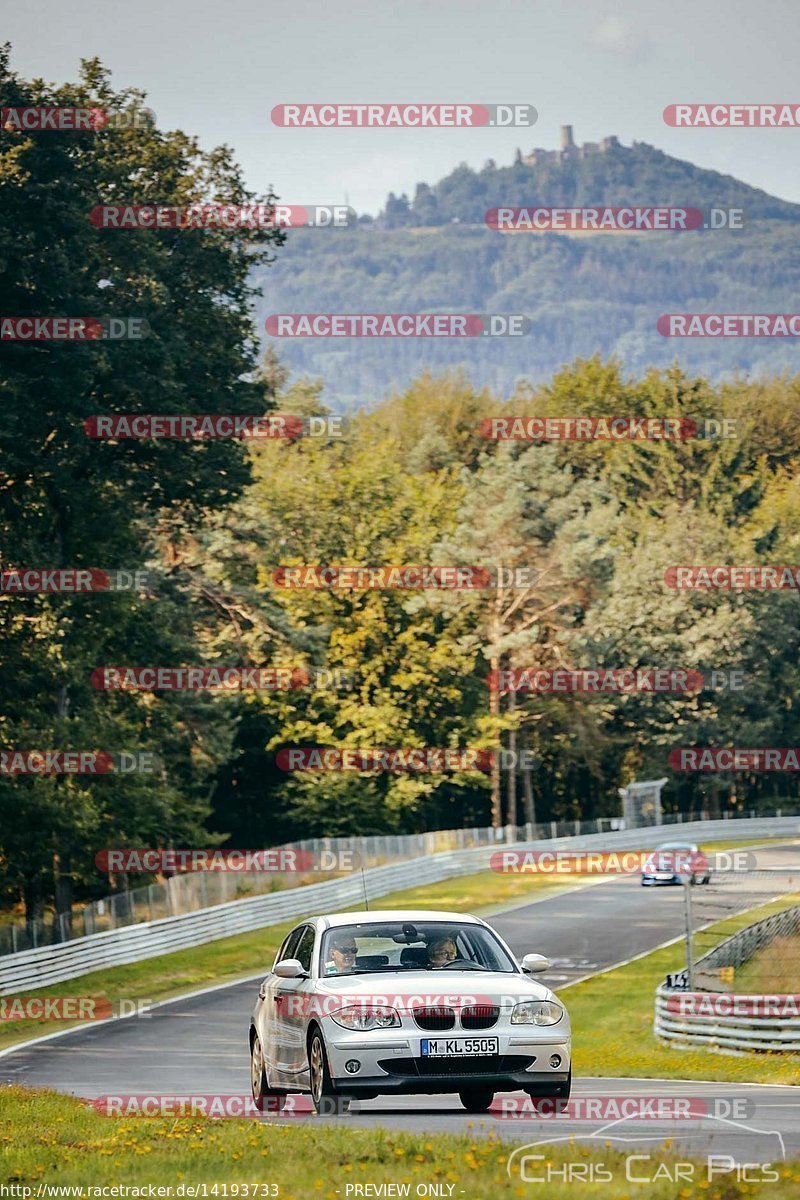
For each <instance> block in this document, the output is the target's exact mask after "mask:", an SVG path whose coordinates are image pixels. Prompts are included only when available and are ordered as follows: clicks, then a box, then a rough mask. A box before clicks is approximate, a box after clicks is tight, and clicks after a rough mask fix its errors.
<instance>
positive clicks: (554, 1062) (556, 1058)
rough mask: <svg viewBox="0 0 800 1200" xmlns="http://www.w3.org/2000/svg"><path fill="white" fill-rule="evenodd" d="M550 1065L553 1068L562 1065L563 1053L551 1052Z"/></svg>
mask: <svg viewBox="0 0 800 1200" xmlns="http://www.w3.org/2000/svg"><path fill="white" fill-rule="evenodd" d="M550 1066H551V1067H553V1069H555V1068H556V1067H560V1066H561V1055H560V1054H551V1055H550Z"/></svg>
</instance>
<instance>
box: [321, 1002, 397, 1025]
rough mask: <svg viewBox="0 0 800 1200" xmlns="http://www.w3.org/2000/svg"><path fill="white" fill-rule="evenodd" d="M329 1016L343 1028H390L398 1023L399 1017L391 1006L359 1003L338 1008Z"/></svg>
mask: <svg viewBox="0 0 800 1200" xmlns="http://www.w3.org/2000/svg"><path fill="white" fill-rule="evenodd" d="M330 1016H331V1019H332V1020H334V1021H335V1022H336V1024H337V1025H341V1026H342V1028H343V1029H391V1028H392V1027H393V1026H394V1025H399V1024H400V1017H399V1016H398V1014H397V1013H396V1012H395V1010H394V1009H393V1008H365V1007H363V1005H360V1004H354V1005H352V1006H351V1007H350V1008H340V1009H339V1011H338V1012H335V1013H331V1014H330Z"/></svg>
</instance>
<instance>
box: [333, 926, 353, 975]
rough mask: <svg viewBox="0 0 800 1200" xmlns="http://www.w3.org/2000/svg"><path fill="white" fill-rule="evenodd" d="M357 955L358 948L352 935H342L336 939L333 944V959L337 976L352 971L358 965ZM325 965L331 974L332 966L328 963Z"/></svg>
mask: <svg viewBox="0 0 800 1200" xmlns="http://www.w3.org/2000/svg"><path fill="white" fill-rule="evenodd" d="M357 954H358V946H357V945H356V942H355V938H354V937H353V935H352V934H342V935H341V936H340V937H336V938H334V939H333V942H332V943H331V959H332V960H333V968H334V970H335V972H336V974H337V975H339V974H341V973H342V972H343V971H352V970H353V968H354V967H355V965H356V955H357ZM325 965H326V967H327V968H328V971H329V972H330V967H331V964H330V963H326V964H325Z"/></svg>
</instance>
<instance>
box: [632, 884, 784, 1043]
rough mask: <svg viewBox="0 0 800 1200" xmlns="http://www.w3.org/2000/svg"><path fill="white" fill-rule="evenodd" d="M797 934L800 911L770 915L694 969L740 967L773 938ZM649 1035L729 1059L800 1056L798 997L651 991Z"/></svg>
mask: <svg viewBox="0 0 800 1200" xmlns="http://www.w3.org/2000/svg"><path fill="white" fill-rule="evenodd" d="M798 932H800V905H795V906H794V907H793V908H787V909H785V910H784V911H783V912H779V913H773V914H772V916H771V917H765V918H764V920H763V921H756V922H755V923H754V924H752V925H748V926H747V927H746V928H745V929H740V930H739V931H738V932H737V933H734V934H733V935H732V936H731V937H729V938H726V939H725V941H724V942H720V944H719V945H718V946H715V947H714V949H713V950H709V952H708V954H704V955H703V956H702V958H699V959H698V960H697V962H696V963H695V972H696V974H699V973H700V971H702V970H703V968H706V969H707V970H716V969H718V968H720V967H739V966H741V965H742V964H743V963H746V962H748V961H749V960H750V959H751V958H752V957H753V955H754V954H756V953H758V951H759V950H763V949H764V947H765V946H768V945H769V944H770V942H772V941H773V940H774V939H775V938H776V937H782V936H786V935H789V936H796V935H797V934H798ZM653 1028H654V1031H655V1035H656V1037H657V1038H659V1039H660V1040H661V1041H663V1042H671V1043H672V1044H673V1045H676V1046H705V1047H706V1048H707V1049H709V1050H718V1051H720V1052H727V1053H729V1054H733V1053H736V1052H739V1053H745V1052H747V1051H748V1050H768V1051H771V1052H772V1053H775V1052H777V1051H789V1052H797V1051H800V995H781V996H778V995H775V996H764V995H749V994H748V995H744V994H735V993H732V992H682V991H676V990H674V989H672V988H667V987H666V985H664V984H662V985H661V986H659V987H658V988H657V989H656V1016H655V1022H654V1026H653Z"/></svg>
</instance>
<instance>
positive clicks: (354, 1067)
mask: <svg viewBox="0 0 800 1200" xmlns="http://www.w3.org/2000/svg"><path fill="white" fill-rule="evenodd" d="M558 1061H559V1062H561V1059H559V1060H558ZM344 1069H345V1071H347V1072H349V1074H350V1075H355V1074H357V1072H358V1071H360V1070H361V1063H360V1062H359V1061H358V1059H357V1058H348V1060H347V1062H346V1063H345V1064H344Z"/></svg>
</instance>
